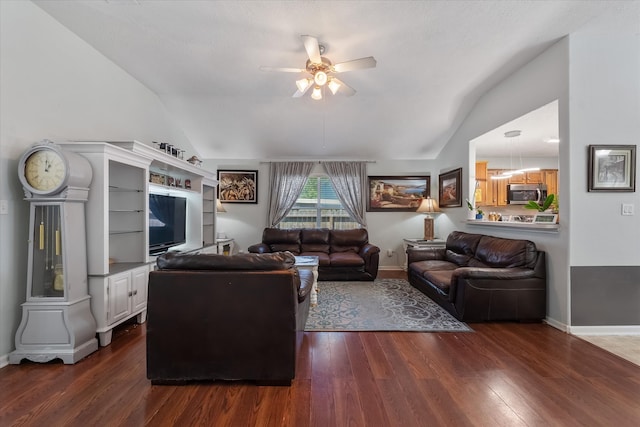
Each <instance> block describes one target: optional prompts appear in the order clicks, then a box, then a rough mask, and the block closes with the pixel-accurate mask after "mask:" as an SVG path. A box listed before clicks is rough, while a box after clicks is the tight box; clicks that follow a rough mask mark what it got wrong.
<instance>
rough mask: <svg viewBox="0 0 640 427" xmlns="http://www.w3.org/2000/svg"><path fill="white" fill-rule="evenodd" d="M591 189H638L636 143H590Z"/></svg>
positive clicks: (589, 169)
mask: <svg viewBox="0 0 640 427" xmlns="http://www.w3.org/2000/svg"><path fill="white" fill-rule="evenodd" d="M588 175H589V176H588V180H589V187H588V189H589V191H632V192H633V191H636V146H635V145H590V146H589V168H588Z"/></svg>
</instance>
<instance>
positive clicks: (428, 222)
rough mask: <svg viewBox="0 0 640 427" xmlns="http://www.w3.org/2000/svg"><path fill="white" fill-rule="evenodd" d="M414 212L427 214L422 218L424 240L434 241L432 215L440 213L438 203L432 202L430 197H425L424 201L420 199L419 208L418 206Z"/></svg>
mask: <svg viewBox="0 0 640 427" xmlns="http://www.w3.org/2000/svg"><path fill="white" fill-rule="evenodd" d="M416 212H421V213H425V214H427V215H426V216H425V217H424V240H434V238H435V237H434V229H435V226H434V222H433V217H432V216H431V214H432V213H435V212H440V209H439V208H438V203H437V202H436V201H435V200H433V199H432V198H431V197H427V198H426V199H422V202H421V203H420V206H418V210H416Z"/></svg>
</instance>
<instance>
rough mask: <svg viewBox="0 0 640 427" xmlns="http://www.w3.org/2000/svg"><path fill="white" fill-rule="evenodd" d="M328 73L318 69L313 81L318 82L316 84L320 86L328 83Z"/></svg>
mask: <svg viewBox="0 0 640 427" xmlns="http://www.w3.org/2000/svg"><path fill="white" fill-rule="evenodd" d="M327 80H328V77H327V73H325V72H324V71H322V70H319V71H316V73H315V74H314V76H313V81H314V82H316V84H317V85H318V86H324V85H326V84H327Z"/></svg>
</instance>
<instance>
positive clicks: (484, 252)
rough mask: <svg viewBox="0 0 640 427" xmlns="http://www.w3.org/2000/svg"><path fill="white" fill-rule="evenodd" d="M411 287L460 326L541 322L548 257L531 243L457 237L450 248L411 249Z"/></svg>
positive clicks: (467, 235)
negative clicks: (449, 315) (484, 323)
mask: <svg viewBox="0 0 640 427" xmlns="http://www.w3.org/2000/svg"><path fill="white" fill-rule="evenodd" d="M407 261H408V267H407V274H408V276H409V282H410V283H411V284H412V285H413V286H414V287H415V288H417V289H419V290H420V291H422V292H423V293H425V294H426V295H427V296H428V297H429V298H431V299H432V300H434V301H435V302H437V303H438V304H439V305H440V306H442V307H443V308H445V309H446V310H447V311H448V312H449V313H451V314H452V315H453V316H455V317H456V318H457V319H458V320H462V321H468V322H479V321H487V320H520V321H540V320H542V319H544V318H545V316H546V311H547V310H546V307H547V304H546V301H547V279H546V277H547V276H546V263H545V253H544V252H543V251H539V250H537V248H536V245H535V244H534V243H533V242H531V241H529V240H518V239H505V238H500V237H493V236H486V235H482V234H470V233H464V232H461V231H454V232H452V233H451V234H449V236H448V237H447V242H446V248H444V249H443V248H430V249H411V248H410V249H408V250H407Z"/></svg>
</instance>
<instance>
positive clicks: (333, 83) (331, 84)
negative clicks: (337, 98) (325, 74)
mask: <svg viewBox="0 0 640 427" xmlns="http://www.w3.org/2000/svg"><path fill="white" fill-rule="evenodd" d="M327 86H328V87H329V90H330V91H331V93H332V94H334V95H335V94H336V93H338V89H340V86H341V85H340V83H338V82H337V81H336V80H335V79H331V80H329V84H328V85H327Z"/></svg>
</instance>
